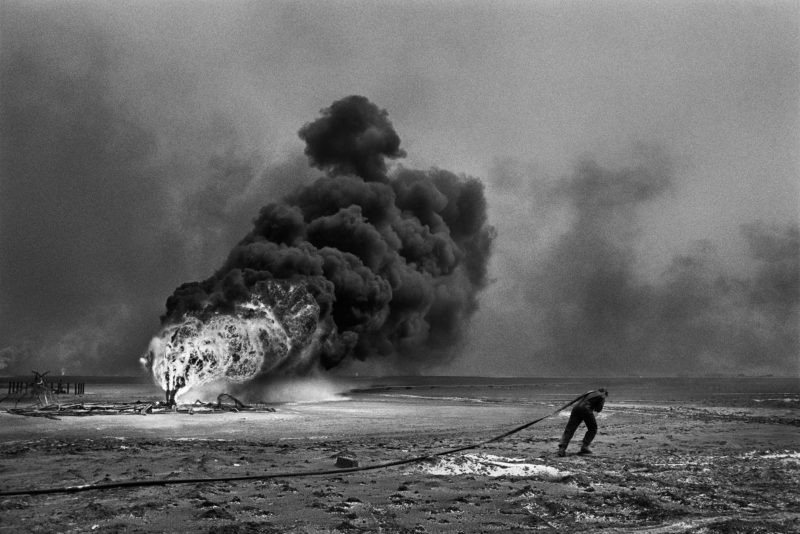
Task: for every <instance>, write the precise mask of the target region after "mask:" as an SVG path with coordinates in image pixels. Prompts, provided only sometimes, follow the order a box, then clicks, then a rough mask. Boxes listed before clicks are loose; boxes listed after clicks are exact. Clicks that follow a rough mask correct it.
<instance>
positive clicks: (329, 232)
mask: <svg viewBox="0 0 800 534" xmlns="http://www.w3.org/2000/svg"><path fill="white" fill-rule="evenodd" d="M299 135H300V137H301V138H302V139H304V140H305V141H306V143H307V147H306V154H307V155H308V157H309V159H310V161H311V163H312V164H313V165H315V166H317V167H318V168H320V169H322V170H324V171H325V173H326V174H325V176H324V177H321V178H319V179H318V180H316V181H315V182H313V183H312V184H310V185H308V186H304V187H300V188H299V189H297V190H295V191H294V192H292V193H290V194H289V195H287V196H286V197H285V198H284V199H283V201H282V202H273V203H270V204H268V205H266V206H264V207H263V208H262V209H261V211H260V213H259V215H258V217H257V218H256V219H255V221H254V225H253V229H252V230H251V231H250V233H248V234H247V235H246V236H245V237H244V239H242V240H241V241H240V242H239V243H238V244H237V245H236V246H235V247H234V248H233V250H232V251H231V252H230V254H229V256H228V258H227V260H226V261H225V263H224V264H223V266H222V267H221V268H220V269H219V270H218V271H217V272H216V273H215V274H214V275H213V276H211V277H210V278H208V279H206V280H204V281H202V282H189V283H186V284H183V285H181V286H180V287H178V288H177V289H176V290H175V292H174V293H173V294H172V296H170V297H169V298H168V299H167V311H166V313H165V315H164V316H163V317H162V322H163V324H164V330H163V331H162V332H161V333H160V334H159V336H157V338H156V340H154V342H153V343H152V344H151V350H150V351H149V353H148V356H147V358H146V361H147V363H148V365H149V366H150V367H151V368H152V371H153V373H154V376H155V378H156V379H157V380H158V381H159V382H162V383H165V384H166V385H168V386H170V387H167V388H165V389H171V388H172V386H174V384H175V382H174V381H175V378H170V379H167V382H164V381H165V379H164V375H165V374H168V375H169V376H171V377H175V376H180V377H181V380H187V387H188V385H189V384H191V383H195V382H196V381H193V380H191V378H192V376H193V375H192V373H193V371H192V369H193V368H194V367H196V366H195V364H192V363H191V357H187V356H186V352H187V351H189V352H191V353H192V354H201V353H203V350H205V354H206V356H205V357H202V358H201V359H202V360H203V361H204V363H203V366H204V370H205V372H206V373H208V369H209V362H212V361H213V362H219V361H221V355H220V354H217V352H215V351H214V350H212V349H210V348H208V347H211V346H214V345H215V343H209V342H207V341H202V339H201V338H202V337H203V335H204V334H202V332H203V331H205V330H207V329H211V330H216V331H220V330H223V331H227V332H229V333H230V332H231V329H233V330H237V329H238V328H239V327H238V326H230V325H232V324H239V323H241V321H242V320H243V308H242V306H243V303H251V304H252V303H253V299H254V295H263V294H265V292H266V293H267V294H272V292H273V290H272V289H269V288H273V287H275V286H276V284H279V283H283V284H290V285H291V286H292V288H294V289H293V291H303V292H307V293H308V295H309V296H310V297H309V298H310V299H311V300H310V301H309V302H313V305H311V304H308V303H307V304H306V308H305V309H307V310H310V309H313V310H314V313H313V314H307V315H305V316H304V317H305V319H306V320H309V319H310V318H311V315H313V316H314V317H313V321H312V322H313V323H314V325H313V328H310V327H309V328H310V330H308V331H306V332H305V333H304V334H303V335H302V336H300V337H301V338H302V340H301V342H300V343H299V345H298V346H300V347H302V348H303V349H306V348H307V351H306V352H305V355H304V356H303V357H302V358H301V357H300V356H299V355H300V352H302V351H295V352H293V351H292V350H288V351H284V352H285V354H284V352H281V353H280V354H277V355H275V354H274V353H275V351H274V349H273V348H270V347H267V346H265V347H263V350H262V348H258V347H252V346H250V345H248V346H247V347H242V348H241V350H239V349H233V347H232V346H231V345H230V343H228V344H227V345H225V346H224V347H222V349H221V350H228V351H232V352H233V353H234V354H237V355H238V354H239V353H241V352H248V351H253V353H254V354H256V355H258V356H257V357H255V356H254V358H253V362H254V363H255V364H256V371H255V372H250V371H248V372H246V373H238V372H237V373H235V375H236V376H238V377H242V378H245V379H251V378H254V377H255V376H256V375H258V374H270V373H278V374H281V373H286V372H289V371H291V372H295V373H298V372H300V373H307V372H310V370H312V369H314V368H317V367H322V368H325V369H330V368H333V367H336V366H337V365H339V364H340V363H342V362H343V361H345V360H346V359H347V358H349V357H353V358H357V359H361V360H364V359H367V358H373V357H375V356H386V357H389V358H390V359H392V360H393V363H394V364H395V365H399V366H400V367H401V368H403V369H405V370H406V371H407V372H415V371H417V370H419V369H422V368H425V367H429V366H433V365H437V364H441V363H442V362H445V361H448V359H449V358H450V357H452V356H453V354H455V352H456V351H457V350H458V349H459V346H460V345H459V343H460V342H461V340H462V339H463V334H464V331H465V328H466V326H467V324H468V320H469V317H470V316H471V315H472V314H473V313H474V312H475V310H476V309H477V307H478V301H477V295H478V292H479V291H480V290H481V289H482V288H483V287H484V286H485V285H486V283H487V268H486V265H487V261H488V258H489V253H490V249H491V243H492V239H493V236H494V231H493V228H492V227H491V226H489V225H488V224H487V222H486V221H487V217H486V200H485V198H484V195H483V185H482V184H481V183H480V182H479V181H478V180H477V179H475V178H469V177H466V176H457V175H455V174H453V173H450V172H448V171H444V170H439V169H433V170H430V171H419V170H411V169H405V168H397V169H395V171H394V172H393V173H391V175H390V174H389V173H388V170H387V165H386V159H394V158H399V157H402V156H403V155H405V153H404V152H403V151H402V150H401V149H400V139H399V137H398V135H397V133H396V132H395V131H394V129H393V127H392V124H391V122H390V121H389V119H388V116H387V113H386V111H385V110H381V109H379V108H378V107H377V106H375V105H374V104H373V103H371V102H370V101H369V100H367V99H366V98H364V97H362V96H349V97H346V98H343V99H341V100H339V101H337V102H334V103H333V105H331V107H330V108H327V109H325V110H323V111H322V116H321V117H320V118H318V119H317V120H316V121H313V122H311V123H308V124H306V125H305V126H303V127H302V128H301V129H300V132H299ZM265 287H266V288H267V289H266V290H265V289H264V288H265ZM285 305H286V303H285V299H284V297H282V296H279V297H278V298H274V299H273V301H272V302H270V305H269V307H268V308H269V309H274V307H275V306H278V307H280V306H285ZM266 317H267V316H265V315H263V314H262V315H259V316H256V317H255V318H252V320H255V321H256V322H260V321H263V320H264V319H265V318H266ZM198 321H199V323H198ZM212 323H214V324H213V325H212ZM277 323H281V320H278V321H277ZM225 325H228V326H225ZM251 328H252V327H247V328H245V330H247V331H248V332H252V331H251ZM257 328H265V327H257ZM273 330H275V329H273ZM311 331H313V343H312V342H311V341H310V339H311V333H310V332H311ZM176 333H180V334H181V335H180V336H179V337H180V338H181V339H179V340H177V341H176V340H175V338H174V336H175V334H176ZM232 335H233V337H234V338H237V339H239V338H245V339H251V338H252V337H253V336H252V335H251V334H249V333H248V334H247V335H244V334H241V335H239V334H238V333H236V334H232ZM255 337H256V338H258V339H261V338H264V339H270V340H274V339H275V334H274V333H270V334H268V335H266V337H265V336H263V335H261V334H258V335H255ZM300 337H298V336H295V335H292V336H289V337H288V338H287V341H286V343H288V345H290V346H294V345H297V340H298V339H300ZM166 339H171V340H172V341H168V342H165V341H163V340H166ZM262 341H263V339H262ZM270 343H272V342H269V343H267V345H269V344H270ZM255 344H256V345H257V344H258V342H255ZM278 345H279V346H282V345H281V344H280V343H279V344H278ZM204 347H205V349H204ZM262 353H266V354H268V355H270V356H267V357H266V359H265V358H263V357H262ZM237 357H238V356H237ZM265 362H269V364H268V365H267V364H266V363H265ZM164 365H166V367H167V368H168V371H165V370H164ZM215 368H216V369H218V371H216V372H215V373H211V374H213V375H214V377H213V378H220V377H221V376H222V375H221V374H220V373H222V371H221V369H222V367H221V366H219V365H216V364H215ZM222 374H224V373H222ZM213 378H212V376H211V375H210V374H209V375H208V376H205V375H204V381H207V380H212V379H213Z"/></svg>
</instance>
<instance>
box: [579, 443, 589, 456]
mask: <svg viewBox="0 0 800 534" xmlns="http://www.w3.org/2000/svg"><path fill="white" fill-rule="evenodd" d="M578 454H593V453H592V449H590V448H589V447H588V446H586V445H584V446H583V447H581V450H580V451H578Z"/></svg>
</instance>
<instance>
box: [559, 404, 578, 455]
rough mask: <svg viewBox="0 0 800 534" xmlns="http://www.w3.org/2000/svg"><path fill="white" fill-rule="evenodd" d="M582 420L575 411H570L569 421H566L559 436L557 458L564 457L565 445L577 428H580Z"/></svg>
mask: <svg viewBox="0 0 800 534" xmlns="http://www.w3.org/2000/svg"><path fill="white" fill-rule="evenodd" d="M582 420H583V417H582V416H581V414H580V413H579V412H578V411H576V410H572V413H570V414H569V421H567V426H566V428H564V434H562V435H561V441H560V442H559V443H558V455H559V456H564V455H566V453H567V452H566V451H567V445H569V441H570V440H571V439H572V436H574V435H575V431H576V430H577V429H578V426H580V424H581V421H582Z"/></svg>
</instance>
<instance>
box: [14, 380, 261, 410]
mask: <svg viewBox="0 0 800 534" xmlns="http://www.w3.org/2000/svg"><path fill="white" fill-rule="evenodd" d="M48 373H49V371H47V372H44V373H39V372H38V371H33V375H34V376H33V380H32V381H31V382H30V383H27V384H25V387H23V388H18V387H15V388H14V391H13V392H11V391H10V392H9V394H8V395H6V396H5V397H3V398H2V399H0V404H2V403H3V402H5V401H6V400H13V401H14V407H13V408H7V409H5V410H3V411H5V412H7V413H10V414H14V415H23V416H27V417H44V418H47V419H55V420H58V419H59V417H58V416H86V415H147V414H159V413H187V414H190V415H193V414H203V413H215V412H242V411H250V412H274V411H275V408H271V407H269V406H266V405H265V404H264V403H258V404H252V405H247V404H244V403H243V402H242V401H240V400H239V399H237V398H236V397H234V396H233V395H230V394H228V393H221V394H220V395H218V396H217V401H216V402H202V401H200V400H196V401H195V402H194V403H192V404H177V403H176V402H175V391H172V392H170V391H168V392H167V400H166V402H160V401H156V402H146V401H138V400H137V401H136V402H121V403H120V402H77V403H76V402H72V403H65V402H61V397H62V396H63V395H64V393H65V392H64V391H63V389H62V388H60V387H59V388H55V387H53V384H52V383H51V382H48V380H47V378H46V377H47V374H48ZM9 389H11V388H9ZM75 391H76V393H75V394H76V395H81V396H82V394H83V392H84V387H83V384H80V387H76V388H75ZM78 391H80V393H78ZM26 397H27V398H29V399H30V400H31V401H33V403H32V404H31V405H30V406H26V407H22V408H18V407H17V406H18V405H19V403H20V402H21V401H23V400H24V399H25V398H26Z"/></svg>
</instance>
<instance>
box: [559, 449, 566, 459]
mask: <svg viewBox="0 0 800 534" xmlns="http://www.w3.org/2000/svg"><path fill="white" fill-rule="evenodd" d="M558 455H559V456H561V457H562V458H563V457H564V456H566V455H567V449H566V448H561V447H559V448H558Z"/></svg>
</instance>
